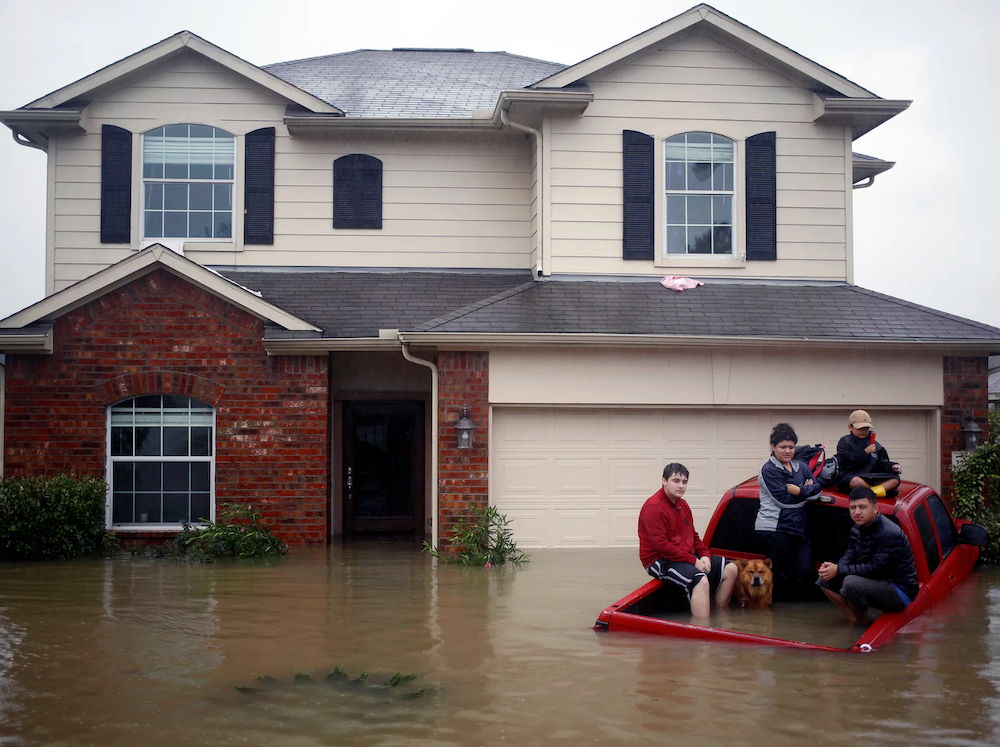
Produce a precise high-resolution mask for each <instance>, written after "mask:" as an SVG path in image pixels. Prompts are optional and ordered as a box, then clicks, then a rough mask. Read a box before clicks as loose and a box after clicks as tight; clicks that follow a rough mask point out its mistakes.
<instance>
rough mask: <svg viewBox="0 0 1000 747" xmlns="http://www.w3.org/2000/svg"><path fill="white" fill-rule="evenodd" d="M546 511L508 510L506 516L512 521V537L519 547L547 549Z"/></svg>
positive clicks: (538, 509)
mask: <svg viewBox="0 0 1000 747" xmlns="http://www.w3.org/2000/svg"><path fill="white" fill-rule="evenodd" d="M546 513H547V512H546V510H545V509H540V508H536V509H529V508H520V509H519V508H508V509H505V510H504V514H505V515H506V516H507V518H508V519H510V529H511V535H512V536H513V538H514V541H515V542H516V543H517V544H518V546H519V547H524V548H532V547H547V546H548V545H547V542H546V537H545V514H546Z"/></svg>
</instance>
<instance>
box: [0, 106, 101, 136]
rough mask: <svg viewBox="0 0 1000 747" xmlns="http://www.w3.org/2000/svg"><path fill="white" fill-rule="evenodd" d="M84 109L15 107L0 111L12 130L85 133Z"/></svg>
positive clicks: (2, 119) (0, 120)
mask: <svg viewBox="0 0 1000 747" xmlns="http://www.w3.org/2000/svg"><path fill="white" fill-rule="evenodd" d="M82 118H83V112H82V111H76V110H70V109H14V110H12V111H6V112H0V122H2V123H3V124H5V125H7V126H8V127H9V128H10V129H12V130H24V129H30V130H42V131H54V130H58V131H59V132H60V133H63V134H83V133H84V132H86V130H85V129H84V128H83V126H82V125H81V124H80V120H81V119H82Z"/></svg>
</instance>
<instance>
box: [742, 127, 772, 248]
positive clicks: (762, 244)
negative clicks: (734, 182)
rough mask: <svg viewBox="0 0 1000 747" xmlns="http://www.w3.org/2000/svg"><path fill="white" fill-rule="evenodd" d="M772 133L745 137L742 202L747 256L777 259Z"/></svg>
mask: <svg viewBox="0 0 1000 747" xmlns="http://www.w3.org/2000/svg"><path fill="white" fill-rule="evenodd" d="M775 142H776V133H774V132H762V133H760V134H759V135H753V136H751V137H748V138H747V143H746V190H747V194H746V205H747V259H748V260H770V261H774V260H776V259H777V258H778V208H777V194H778V187H777V176H776V172H777V157H776V155H775Z"/></svg>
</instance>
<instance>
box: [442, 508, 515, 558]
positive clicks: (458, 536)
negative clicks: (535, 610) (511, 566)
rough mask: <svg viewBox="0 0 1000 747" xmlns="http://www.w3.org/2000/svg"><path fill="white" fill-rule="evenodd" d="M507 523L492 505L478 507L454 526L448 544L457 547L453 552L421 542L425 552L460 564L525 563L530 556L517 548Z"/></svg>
mask: <svg viewBox="0 0 1000 747" xmlns="http://www.w3.org/2000/svg"><path fill="white" fill-rule="evenodd" d="M509 524H510V519H508V518H507V517H506V516H505V515H504V514H501V513H500V512H499V511H497V509H496V507H495V506H486V507H485V508H477V509H474V510H473V512H472V516H470V517H468V518H466V519H462V520H461V521H459V523H458V524H457V525H456V526H455V531H454V533H453V534H452V537H451V547H453V548H457V550H456V551H455V552H444V553H442V552H439V551H438V550H436V549H435V548H434V547H433V546H432V545H431V544H430V543H428V542H424V552H427V553H430V554H431V555H433V556H434V557H435V558H437V559H438V560H443V561H444V562H446V563H460V564H462V565H482V566H487V567H489V566H493V565H503V564H504V563H518V564H520V563H526V562H528V560H529V557H530V556H529V555H528V554H527V553H525V552H524V551H522V550H518V549H517V543H516V542H514V538H513V534H512V532H511V531H510V528H509V527H508V525H509Z"/></svg>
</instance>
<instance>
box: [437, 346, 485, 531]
mask: <svg viewBox="0 0 1000 747" xmlns="http://www.w3.org/2000/svg"><path fill="white" fill-rule="evenodd" d="M437 367H438V436H439V438H438V522H439V524H438V532H439V534H438V536H439V538H440V539H441V541H442V545H444V546H447V539H448V538H449V537H450V536H451V532H452V530H453V529H454V527H455V524H456V522H457V520H458V519H459V518H461V517H463V516H466V515H467V514H468V512H469V509H471V508H476V507H479V506H486V505H488V502H489V457H488V454H489V449H488V444H489V437H490V433H489V414H490V410H489V388H490V357H489V353H469V352H458V353H456V352H450V351H442V352H440V353H438V360H437ZM462 407H468V408H469V417H470V418H471V419H472V422H473V424H474V425H475V426H476V433H475V441H474V443H473V448H471V449H457V448H455V443H456V436H455V421H456V420H458V413H459V409H460V408H462Z"/></svg>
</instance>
